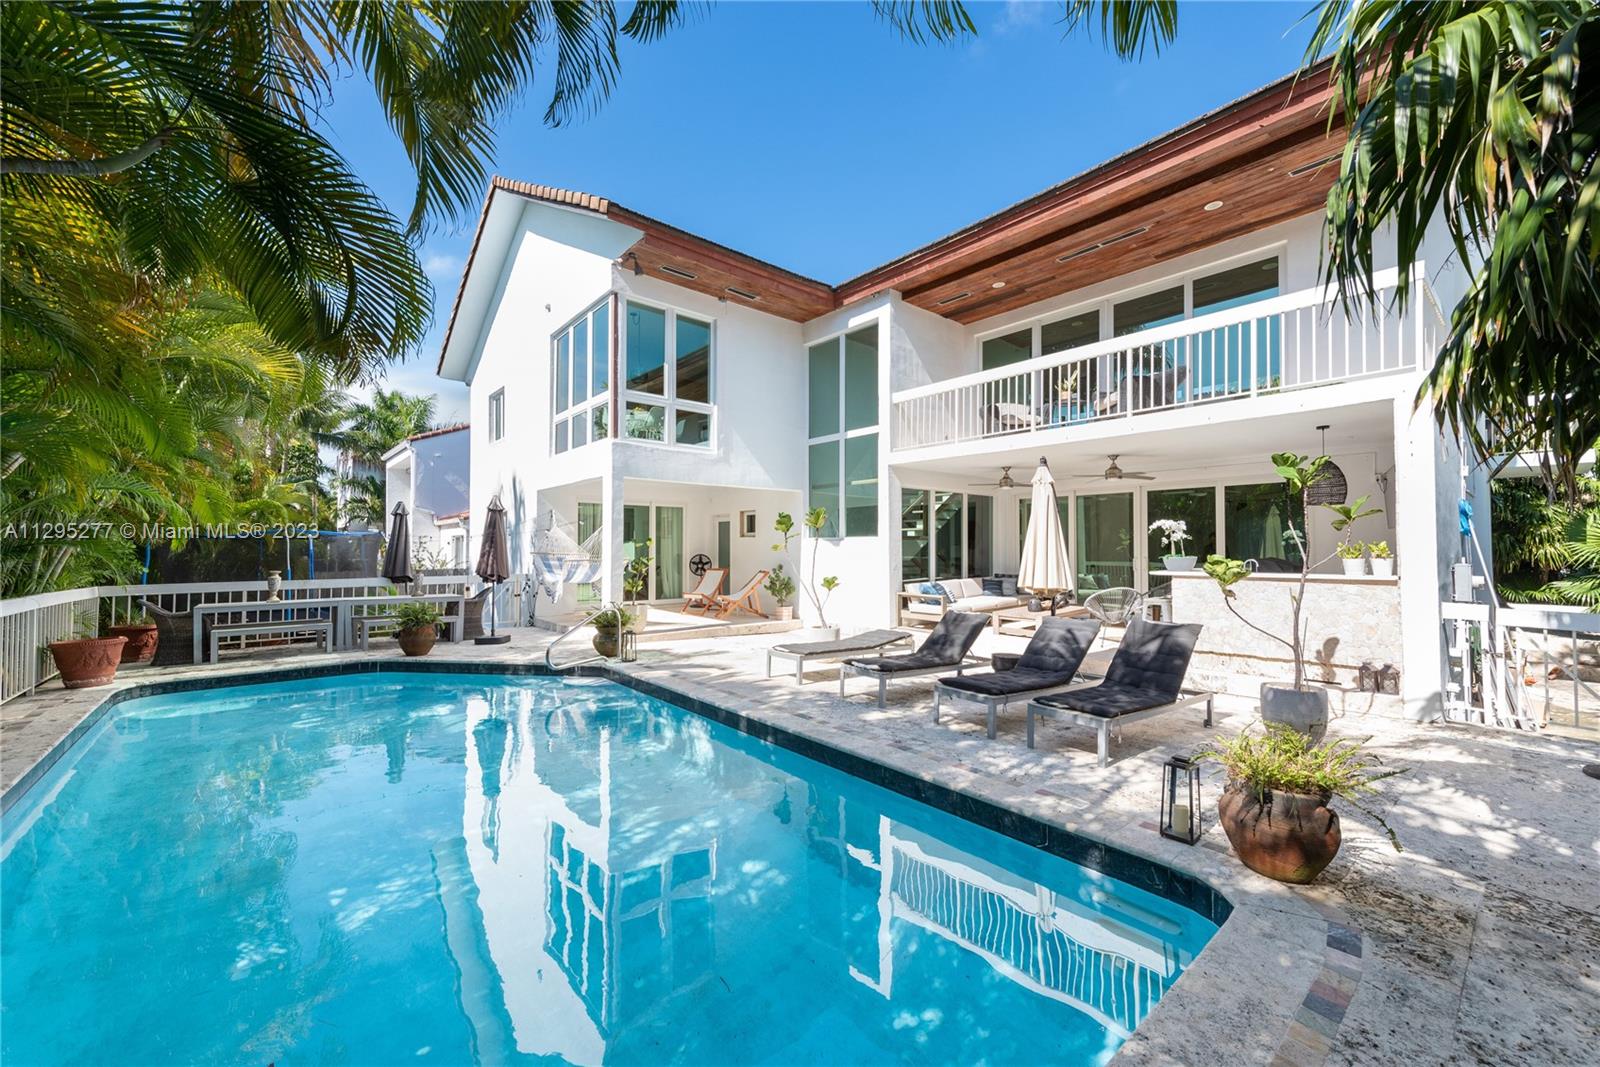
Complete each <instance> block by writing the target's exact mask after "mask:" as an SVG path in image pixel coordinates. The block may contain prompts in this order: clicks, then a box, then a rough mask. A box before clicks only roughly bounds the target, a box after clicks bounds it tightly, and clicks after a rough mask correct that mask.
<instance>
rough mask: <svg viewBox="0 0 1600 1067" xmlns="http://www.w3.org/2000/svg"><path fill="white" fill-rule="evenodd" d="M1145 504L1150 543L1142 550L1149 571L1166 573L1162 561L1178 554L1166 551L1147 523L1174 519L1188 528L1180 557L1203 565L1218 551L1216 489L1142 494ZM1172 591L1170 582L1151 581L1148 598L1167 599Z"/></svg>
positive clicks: (1146, 530) (1160, 491) (1165, 580)
mask: <svg viewBox="0 0 1600 1067" xmlns="http://www.w3.org/2000/svg"><path fill="white" fill-rule="evenodd" d="M1144 504H1145V516H1146V518H1145V536H1146V537H1147V538H1148V539H1149V540H1148V543H1147V544H1146V546H1145V550H1146V556H1145V558H1146V559H1147V560H1149V563H1150V569H1151V570H1152V571H1159V570H1164V569H1165V564H1164V563H1163V557H1165V556H1167V555H1169V554H1170V555H1178V554H1180V553H1177V552H1173V551H1172V550H1171V549H1169V548H1168V547H1167V543H1166V541H1165V539H1164V538H1163V535H1162V534H1161V533H1160V532H1158V531H1152V530H1151V529H1150V528H1149V527H1150V523H1152V522H1156V521H1158V520H1160V519H1175V520H1177V521H1179V522H1182V523H1183V524H1184V525H1185V526H1186V527H1188V530H1189V540H1188V543H1187V544H1185V545H1184V548H1183V552H1182V553H1181V554H1182V555H1185V556H1194V557H1195V559H1196V560H1197V561H1203V560H1204V559H1205V558H1206V557H1207V556H1209V555H1211V554H1212V553H1213V552H1215V551H1216V550H1217V490H1216V487H1214V486H1206V487H1204V488H1202V489H1149V490H1146V491H1145V497H1144ZM1171 588H1172V582H1171V580H1170V579H1167V578H1156V577H1152V578H1151V579H1150V595H1151V596H1166V595H1168V593H1169V592H1170V591H1171Z"/></svg>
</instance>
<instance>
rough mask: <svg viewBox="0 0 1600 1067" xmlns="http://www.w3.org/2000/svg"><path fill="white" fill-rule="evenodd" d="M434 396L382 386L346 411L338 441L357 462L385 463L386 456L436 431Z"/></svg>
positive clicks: (348, 407) (350, 405) (348, 406)
mask: <svg viewBox="0 0 1600 1067" xmlns="http://www.w3.org/2000/svg"><path fill="white" fill-rule="evenodd" d="M435 403H436V401H435V398H434V397H433V395H432V394H425V393H416V394H413V393H406V392H402V391H401V390H399V389H384V388H383V387H381V386H379V387H377V388H375V389H373V391H372V399H370V400H362V401H354V402H351V403H350V404H348V405H347V406H346V407H345V409H344V424H343V426H342V428H341V429H340V430H338V431H337V440H338V441H339V443H340V444H341V445H342V446H343V447H344V448H345V449H347V450H348V451H349V452H350V453H351V454H352V455H353V456H355V457H356V458H357V459H360V460H364V461H365V462H367V463H372V464H378V463H382V462H383V456H384V453H386V452H388V451H389V450H390V449H391V448H393V447H394V446H395V445H398V444H399V443H400V442H402V441H404V440H405V439H406V438H408V437H412V436H414V435H416V434H419V433H426V432H427V431H429V430H432V429H434V428H435V427H434V421H433V411H434V405H435Z"/></svg>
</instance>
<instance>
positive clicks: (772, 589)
mask: <svg viewBox="0 0 1600 1067" xmlns="http://www.w3.org/2000/svg"><path fill="white" fill-rule="evenodd" d="M763 588H765V589H766V591H767V595H768V596H770V597H772V599H773V601H774V602H775V603H776V604H777V605H778V607H777V612H778V619H779V621H781V622H788V621H789V620H790V619H792V618H794V605H792V604H790V603H789V601H790V600H791V599H792V598H793V597H794V579H793V578H791V577H789V574H788V572H787V571H785V570H784V569H783V564H781V563H779V564H778V565H777V566H775V567H773V568H772V573H771V574H769V575H767V582H766V585H765V586H764V587H763Z"/></svg>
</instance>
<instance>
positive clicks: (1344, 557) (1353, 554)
mask: <svg viewBox="0 0 1600 1067" xmlns="http://www.w3.org/2000/svg"><path fill="white" fill-rule="evenodd" d="M1333 551H1334V554H1335V555H1337V556H1338V557H1339V562H1340V563H1342V564H1344V574H1345V577H1346V578H1359V577H1360V576H1361V575H1363V574H1366V573H1367V546H1366V545H1364V544H1362V543H1361V542H1360V541H1340V542H1339V544H1338V545H1337V546H1335V548H1334V550H1333Z"/></svg>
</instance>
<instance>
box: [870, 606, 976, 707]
mask: <svg viewBox="0 0 1600 1067" xmlns="http://www.w3.org/2000/svg"><path fill="white" fill-rule="evenodd" d="M988 625H989V617H988V616H987V615H980V614H977V613H976V612H971V611H951V612H947V613H946V614H945V615H943V616H942V617H941V618H940V619H939V622H938V624H937V625H935V626H934V628H933V632H932V633H931V634H929V635H928V639H927V640H926V641H924V642H922V647H921V648H919V649H917V650H916V651H915V652H910V653H907V654H906V655H904V656H874V657H871V658H867V659H847V660H845V661H844V662H843V663H841V664H839V695H840V696H844V692H845V689H844V685H845V680H846V679H847V678H849V677H851V676H852V675H866V676H868V677H872V678H876V679H877V680H878V707H880V708H881V707H884V706H885V704H886V703H887V697H888V689H889V682H890V680H891V679H895V678H914V677H916V676H917V675H925V674H942V673H944V672H945V671H950V670H953V671H955V672H956V674H958V675H959V674H961V673H962V672H964V671H968V670H971V669H972V668H973V667H980V666H985V665H987V664H988V662H989V661H988V660H987V659H985V658H984V657H982V656H973V655H970V653H971V651H972V646H973V643H974V642H976V641H977V640H978V635H979V634H981V633H983V630H984V627H986V626H988Z"/></svg>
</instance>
